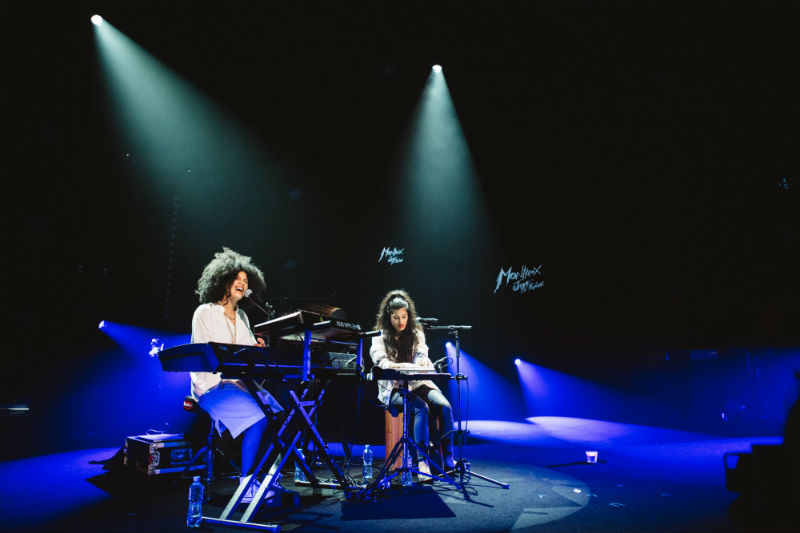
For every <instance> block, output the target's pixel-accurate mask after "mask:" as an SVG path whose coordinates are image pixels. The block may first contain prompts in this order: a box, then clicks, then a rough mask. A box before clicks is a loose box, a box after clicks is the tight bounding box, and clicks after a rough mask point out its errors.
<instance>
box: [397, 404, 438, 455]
mask: <svg viewBox="0 0 800 533" xmlns="http://www.w3.org/2000/svg"><path fill="white" fill-rule="evenodd" d="M384 412H385V414H384V418H385V443H386V453H385V455H386V456H385V457H384V460H388V459H389V455H390V454H391V453H392V449H393V448H394V445H395V444H397V441H399V440H400V439H401V438H402V436H403V412H402V411H399V412H397V413H396V414H393V413H392V409H389V408H386V409H385V410H384ZM428 425H429V428H430V429H429V431H431V432H433V431H438V429H439V420H438V419H436V418H434V417H431V419H430V420H429V421H428ZM433 447H435V449H436V450H438V452H439V453H438V454H437V455H438V458H436V457H432V458H434V459H437V460H436V463H437V464H438V465H439V466H441V464H440V463H441V458H442V457H443V454H444V450H442V448H441V445H439V444H433V443H431V442H429V443H428V450H426V451H427V452H428V454H429V455H430V450H431V448H433ZM402 464H403V462H402V459H401V458H400V457H398V458H397V460H396V461H395V462H394V465H392V468H400V467H401V466H402Z"/></svg>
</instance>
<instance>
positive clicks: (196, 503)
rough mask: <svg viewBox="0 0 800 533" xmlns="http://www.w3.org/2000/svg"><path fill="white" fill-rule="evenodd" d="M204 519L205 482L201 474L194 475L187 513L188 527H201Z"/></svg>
mask: <svg viewBox="0 0 800 533" xmlns="http://www.w3.org/2000/svg"><path fill="white" fill-rule="evenodd" d="M202 521H203V484H202V483H200V476H194V481H192V485H191V486H190V487H189V512H188V513H186V526H187V527H200V522H202Z"/></svg>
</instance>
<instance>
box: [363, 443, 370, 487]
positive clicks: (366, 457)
mask: <svg viewBox="0 0 800 533" xmlns="http://www.w3.org/2000/svg"><path fill="white" fill-rule="evenodd" d="M361 457H362V458H363V459H364V470H363V473H364V482H366V483H369V481H370V480H371V479H372V448H370V447H369V444H365V445H364V453H363V454H362V455H361Z"/></svg>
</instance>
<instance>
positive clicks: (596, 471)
mask: <svg viewBox="0 0 800 533" xmlns="http://www.w3.org/2000/svg"><path fill="white" fill-rule="evenodd" d="M469 430H470V434H471V438H470V441H469V444H468V445H467V446H465V447H464V456H465V458H467V459H468V460H469V462H470V463H471V470H472V471H473V472H475V473H477V474H480V475H482V476H487V477H490V478H492V479H495V480H498V481H502V482H505V483H508V484H509V485H510V488H508V489H504V488H502V487H500V486H498V485H496V484H493V483H491V482H488V481H485V480H482V479H479V478H477V477H472V478H471V479H470V480H469V481H468V483H466V484H465V485H464V487H463V488H462V489H461V490H459V489H457V488H455V487H453V486H451V485H449V484H446V483H436V484H434V485H416V486H413V487H410V488H403V487H401V486H399V485H395V486H393V487H392V488H391V489H389V490H388V491H386V492H384V493H383V494H382V495H381V496H382V497H381V498H380V499H379V501H374V502H368V503H361V502H351V501H347V500H346V499H345V498H344V496H343V494H342V492H341V491H326V492H325V494H323V495H317V496H314V495H313V494H312V493H311V492H310V491H309V489H306V488H299V487H298V488H295V486H294V483H293V481H291V480H289V479H288V478H289V473H288V472H287V476H286V477H285V478H284V479H285V480H286V481H283V482H282V484H283V486H284V487H285V488H287V489H290V490H297V492H298V493H299V494H300V505H299V506H297V507H282V508H262V509H261V510H260V511H259V513H258V514H257V517H256V521H258V522H261V523H270V524H279V525H280V526H281V530H282V531H297V532H306V531H308V532H310V531H326V532H331V531H377V532H383V531H387V532H388V531H416V532H419V531H423V532H424V531H431V532H434V531H436V532H439V531H452V532H460V531H464V532H468V531H479V532H495V531H520V532H524V531H556V532H560V531H564V532H566V531H676V532H684V531H685V532H689V531H737V530H738V528H737V527H736V524H735V523H734V521H733V520H732V519H731V517H730V516H729V514H728V507H729V505H730V504H731V502H733V501H734V499H735V498H736V497H737V494H736V493H732V492H730V491H728V490H727V489H726V487H725V466H724V462H723V456H724V454H725V453H727V452H749V451H750V446H751V445H752V444H777V443H780V442H781V440H782V439H781V438H779V437H776V436H753V437H748V438H723V437H719V436H714V435H706V434H698V433H689V432H684V431H676V430H669V429H663V428H653V427H646V426H637V425H631V424H620V423H613V422H604V421H597V420H587V419H576V418H562V417H534V418H530V419H527V420H522V421H519V422H507V421H473V422H471V423H470V425H469ZM331 447H332V449H333V450H334V451H335V450H336V448H337V447H336V446H331ZM359 450H360V447H357V448H356V452H357V453H358V452H359ZM586 450H597V451H598V452H599V461H598V463H597V464H587V463H586V462H585V451H586ZM116 451H117V449H114V448H99V449H93V450H83V451H75V452H68V453H61V454H55V455H48V456H42V457H34V458H28V459H22V460H17V461H10V462H6V463H0V509H1V510H2V513H1V514H2V517H3V525H2V529H3V530H6V531H186V525H185V516H186V507H187V504H186V497H187V487H188V481H187V480H179V481H177V482H173V481H170V480H167V479H150V478H146V477H145V476H143V475H139V473H138V472H132V471H128V470H124V469H123V470H120V469H111V470H104V468H103V465H102V464H97V462H98V461H103V460H107V459H109V458H111V457H112V456H113V455H114V453H115V452H116ZM376 452H377V453H376V457H382V456H383V455H382V453H383V449H382V447H378V448H377V449H376ZM358 469H359V467H358V466H355V465H354V466H353V467H352V468H351V472H350V473H351V475H352V476H353V477H360V475H359V472H358ZM376 473H377V469H376ZM319 477H320V478H327V477H329V473H328V472H327V471H324V470H321V471H320V472H319ZM234 484H235V481H231V480H218V481H217V482H215V484H214V485H213V486H212V490H211V491H210V494H211V498H210V501H209V502H208V503H207V504H206V506H205V508H204V514H205V515H213V514H214V512H216V513H217V514H218V513H219V512H220V511H221V509H222V507H223V506H224V504H225V503H226V500H227V496H228V495H229V494H230V493H231V492H232V491H233V488H234ZM200 530H201V531H228V530H230V531H234V530H239V531H240V530H241V529H238V528H231V527H224V526H218V525H213V526H210V525H208V524H204V525H202V526H201V528H200Z"/></svg>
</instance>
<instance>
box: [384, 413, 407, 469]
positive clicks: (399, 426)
mask: <svg viewBox="0 0 800 533" xmlns="http://www.w3.org/2000/svg"><path fill="white" fill-rule="evenodd" d="M385 413H386V414H385V415H384V416H385V419H386V424H385V425H386V428H385V429H386V435H385V437H386V438H385V441H386V453H385V457H384V461H388V460H389V455H391V453H392V450H393V449H394V445H395V444H397V441H399V440H400V439H401V438H402V437H403V413H402V411H401V412H397V413H395V414H392V410H391V409H386V410H385ZM401 466H403V457H402V456H400V457H398V458H397V460H396V461H395V462H394V464H393V465H392V466H391V468H400V467H401Z"/></svg>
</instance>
